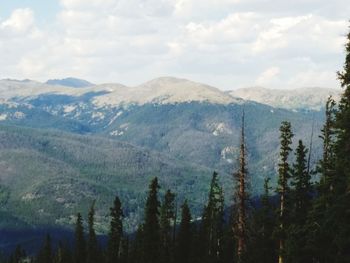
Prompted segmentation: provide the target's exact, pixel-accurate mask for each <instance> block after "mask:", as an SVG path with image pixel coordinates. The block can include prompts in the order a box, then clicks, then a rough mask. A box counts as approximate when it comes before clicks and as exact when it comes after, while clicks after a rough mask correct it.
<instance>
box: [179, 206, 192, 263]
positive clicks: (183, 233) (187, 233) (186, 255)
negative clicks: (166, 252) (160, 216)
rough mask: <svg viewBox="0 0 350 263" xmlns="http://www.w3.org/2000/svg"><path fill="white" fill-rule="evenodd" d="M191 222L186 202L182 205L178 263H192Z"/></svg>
mask: <svg viewBox="0 0 350 263" xmlns="http://www.w3.org/2000/svg"><path fill="white" fill-rule="evenodd" d="M191 220H192V216H191V211H190V208H189V207H188V204H187V200H185V202H184V203H183V205H182V211H181V222H180V226H179V232H178V235H177V242H176V262H177V263H190V260H191V249H192V241H193V232H192V225H191Z"/></svg>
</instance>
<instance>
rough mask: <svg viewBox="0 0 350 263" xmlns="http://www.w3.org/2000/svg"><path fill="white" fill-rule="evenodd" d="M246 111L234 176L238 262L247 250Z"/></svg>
mask: <svg viewBox="0 0 350 263" xmlns="http://www.w3.org/2000/svg"><path fill="white" fill-rule="evenodd" d="M244 117H245V116H244V111H243V113H242V127H241V144H240V154H239V168H238V171H237V172H236V173H235V174H234V178H235V181H236V191H235V206H236V222H235V225H234V227H235V229H234V232H235V235H236V238H237V258H238V262H242V261H243V257H244V254H245V252H246V248H247V200H248V191H247V182H248V170H247V160H246V145H245V127H244V126H245V123H244Z"/></svg>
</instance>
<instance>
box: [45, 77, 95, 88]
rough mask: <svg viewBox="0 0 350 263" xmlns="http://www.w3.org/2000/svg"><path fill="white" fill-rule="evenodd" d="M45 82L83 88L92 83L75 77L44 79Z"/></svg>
mask: <svg viewBox="0 0 350 263" xmlns="http://www.w3.org/2000/svg"><path fill="white" fill-rule="evenodd" d="M46 84H48V85H60V86H66V87H73V88H85V87H90V86H93V85H94V84H92V83H90V82H88V81H86V80H83V79H77V78H65V79H49V80H48V81H46Z"/></svg>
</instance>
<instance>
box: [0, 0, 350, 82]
mask: <svg viewBox="0 0 350 263" xmlns="http://www.w3.org/2000/svg"><path fill="white" fill-rule="evenodd" d="M349 14H350V5H349V2H348V0H332V1H329V0H293V1H286V0H11V1H8V0H0V58H1V59H0V78H16V79H26V78H29V79H36V80H40V81H44V80H46V79H49V78H63V77H67V76H74V77H79V78H84V79H87V80H89V81H92V82H95V83H102V82H120V83H123V84H127V85H137V84H139V83H141V82H144V81H146V80H150V79H152V78H156V77H159V76H176V77H183V78H189V79H192V80H195V81H200V82H204V83H207V84H211V85H214V86H216V87H219V88H222V89H234V88H239V87H247V86H257V85H258V86H264V87H269V88H298V87H307V86H322V87H332V88H334V87H338V86H339V84H338V81H337V80H336V74H335V72H336V71H337V70H339V69H341V67H342V64H343V60H344V44H345V35H346V34H347V31H348V26H349V25H350V23H349V22H348V20H349V19H350V16H349Z"/></svg>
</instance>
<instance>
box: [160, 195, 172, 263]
mask: <svg viewBox="0 0 350 263" xmlns="http://www.w3.org/2000/svg"><path fill="white" fill-rule="evenodd" d="M174 201H175V194H173V193H172V192H171V191H170V190H167V192H166V193H165V196H164V201H163V203H162V206H161V209H160V236H161V250H160V251H161V262H171V261H172V257H173V252H174V251H173V249H174V247H173V245H174V244H173V242H172V241H173V239H172V234H173V228H172V224H175V204H174Z"/></svg>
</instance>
